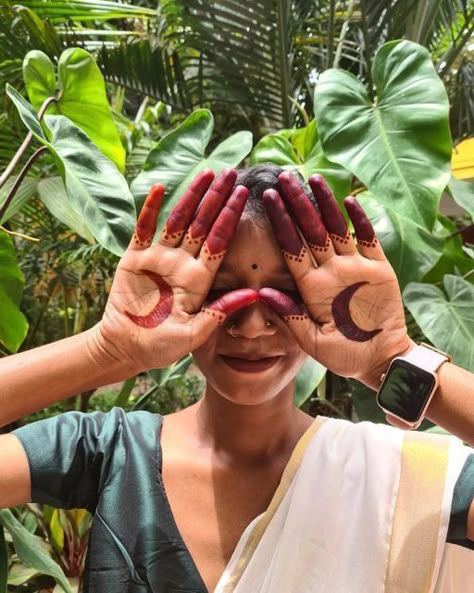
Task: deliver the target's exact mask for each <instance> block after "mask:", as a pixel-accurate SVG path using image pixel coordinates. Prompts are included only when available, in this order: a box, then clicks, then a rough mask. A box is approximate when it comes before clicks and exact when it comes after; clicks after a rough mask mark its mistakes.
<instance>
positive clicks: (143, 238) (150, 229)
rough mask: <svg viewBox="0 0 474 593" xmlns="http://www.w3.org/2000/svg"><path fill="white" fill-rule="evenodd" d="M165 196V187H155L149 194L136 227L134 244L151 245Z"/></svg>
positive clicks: (140, 245)
mask: <svg viewBox="0 0 474 593" xmlns="http://www.w3.org/2000/svg"><path fill="white" fill-rule="evenodd" d="M164 195H165V186H164V185H162V184H161V183H158V184H157V185H154V186H153V187H152V188H151V189H150V192H149V193H148V195H147V197H146V199H145V202H144V204H143V207H142V209H141V212H140V215H139V217H138V220H137V224H136V226H135V232H134V234H133V242H134V243H135V245H138V246H139V247H145V246H147V247H148V246H149V245H151V242H152V240H153V236H154V235H155V230H156V221H157V218H158V213H159V211H160V208H161V203H162V202H163V196H164Z"/></svg>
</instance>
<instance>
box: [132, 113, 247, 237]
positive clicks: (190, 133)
mask: <svg viewBox="0 0 474 593" xmlns="http://www.w3.org/2000/svg"><path fill="white" fill-rule="evenodd" d="M213 129H214V117H213V115H212V113H211V112H210V111H208V110H207V109H198V110H196V111H194V112H193V113H192V114H191V115H190V116H189V117H187V118H186V119H185V120H184V122H183V123H182V124H181V125H179V126H178V127H177V128H176V129H174V130H172V131H171V132H170V133H169V134H167V135H166V136H165V137H164V138H162V139H161V140H160V141H159V142H158V143H157V145H156V146H155V147H154V148H153V149H152V150H151V152H150V153H149V155H148V157H147V160H146V163H145V167H144V169H143V171H142V172H141V173H140V174H139V175H138V176H137V177H136V179H135V180H134V181H133V183H132V185H131V190H132V193H133V195H134V196H135V198H136V200H137V203H138V205H139V207H141V205H142V203H143V201H144V199H145V196H146V195H147V193H148V191H149V189H150V187H151V186H152V185H154V184H155V183H163V184H164V186H165V188H166V194H165V200H164V202H163V206H162V208H161V211H160V217H159V220H158V228H161V226H162V225H163V223H164V222H165V221H166V219H167V218H168V216H169V213H170V212H171V210H172V208H173V206H174V205H175V203H176V201H177V200H178V199H179V198H180V197H181V196H182V195H183V193H184V191H185V189H186V188H187V187H188V185H189V183H190V182H191V181H192V180H193V179H194V177H196V175H197V174H198V173H199V172H200V171H202V170H203V169H212V170H213V171H214V172H215V173H216V174H218V173H219V172H220V171H222V169H224V168H226V167H236V166H237V165H238V164H239V163H240V162H241V161H242V159H244V158H245V157H246V156H247V155H248V154H249V152H250V151H251V149H252V134H251V133H250V132H245V131H244V132H237V133H236V134H233V135H232V136H230V137H229V138H227V139H226V140H224V141H223V142H221V143H220V144H219V145H218V146H217V147H216V148H215V149H214V150H213V152H212V153H211V154H210V155H208V156H206V150H207V145H208V144H209V141H210V139H211V136H212V131H213Z"/></svg>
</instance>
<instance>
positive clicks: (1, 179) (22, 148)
mask: <svg viewBox="0 0 474 593" xmlns="http://www.w3.org/2000/svg"><path fill="white" fill-rule="evenodd" d="M54 101H57V98H56V97H48V98H47V99H46V101H45V102H44V103H43V105H41V107H40V110H39V111H38V120H39V121H41V120H42V119H43V115H44V114H45V111H46V109H48V107H49V106H50V104H51V103H53V102H54ZM32 138H33V133H32V132H28V134H27V136H26V138H25V139H24V140H23V142H22V144H21V146H20V148H19V149H18V150H17V151H16V154H15V156H14V157H13V158H12V160H11V161H10V162H9V163H8V166H7V168H6V169H5V171H4V172H3V173H2V175H1V176H0V189H1V188H2V187H3V186H4V185H5V183H6V182H7V180H8V178H9V177H10V176H11V174H12V173H13V170H14V169H15V167H16V166H17V165H18V163H19V161H20V159H21V157H22V156H23V155H24V154H25V152H26V149H27V148H28V146H29V145H30V142H31V140H32ZM1 218H2V217H1V215H0V219H1Z"/></svg>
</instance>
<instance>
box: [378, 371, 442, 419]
mask: <svg viewBox="0 0 474 593" xmlns="http://www.w3.org/2000/svg"><path fill="white" fill-rule="evenodd" d="M434 386H435V378H434V376H433V375H432V374H431V373H430V372H428V371H425V370H423V369H420V368H419V367H415V366H413V365H412V364H410V363H409V362H407V361H405V360H396V361H395V362H394V363H393V364H392V366H391V367H390V369H389V370H388V372H387V376H386V377H385V380H384V382H383V385H382V388H381V390H380V391H379V394H378V397H377V399H378V402H379V404H380V405H381V406H382V408H385V409H386V410H388V411H389V412H391V413H392V414H395V416H399V417H400V418H403V419H405V420H408V421H409V422H415V421H416V420H418V418H419V417H420V414H421V412H422V410H423V408H424V406H425V405H426V402H427V401H428V399H429V396H430V394H431V391H432V390H433V387H434Z"/></svg>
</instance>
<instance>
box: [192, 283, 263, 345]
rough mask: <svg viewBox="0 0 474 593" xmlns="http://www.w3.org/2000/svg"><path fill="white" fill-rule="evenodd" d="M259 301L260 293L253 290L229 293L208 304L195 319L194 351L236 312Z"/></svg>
mask: <svg viewBox="0 0 474 593" xmlns="http://www.w3.org/2000/svg"><path fill="white" fill-rule="evenodd" d="M257 300H258V293H257V291H255V290H252V289H251V288H241V289H240V290H233V291H232V292H228V293H226V294H224V295H222V296H221V297H219V298H218V299H216V300H215V301H213V302H212V303H208V304H206V305H205V306H204V307H203V308H202V310H201V311H200V312H199V313H197V314H196V315H195V317H194V324H195V325H194V331H193V339H192V348H191V349H192V350H194V349H195V348H198V347H199V346H201V345H202V344H204V342H205V341H206V340H207V339H208V338H209V337H210V335H211V334H212V333H213V332H214V331H215V330H216V329H217V328H218V327H219V326H221V325H222V324H223V323H224V321H225V320H226V319H227V318H228V317H229V316H230V315H232V314H234V313H235V312H236V311H239V310H240V309H243V308H244V307H248V306H249V305H252V304H253V303H255V302H256V301H257Z"/></svg>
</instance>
